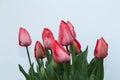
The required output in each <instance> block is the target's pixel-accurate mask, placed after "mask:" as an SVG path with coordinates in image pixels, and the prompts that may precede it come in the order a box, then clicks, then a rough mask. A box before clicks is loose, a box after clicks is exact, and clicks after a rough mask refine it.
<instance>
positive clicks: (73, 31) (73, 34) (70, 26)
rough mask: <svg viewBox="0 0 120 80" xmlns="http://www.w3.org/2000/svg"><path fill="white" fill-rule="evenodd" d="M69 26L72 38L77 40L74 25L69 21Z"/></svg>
mask: <svg viewBox="0 0 120 80" xmlns="http://www.w3.org/2000/svg"><path fill="white" fill-rule="evenodd" d="M67 25H68V27H69V28H70V31H71V33H72V36H73V37H74V38H75V37H76V33H75V30H74V26H73V25H72V23H71V22H70V21H67Z"/></svg>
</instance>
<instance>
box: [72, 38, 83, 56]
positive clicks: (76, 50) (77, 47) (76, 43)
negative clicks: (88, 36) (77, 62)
mask: <svg viewBox="0 0 120 80" xmlns="http://www.w3.org/2000/svg"><path fill="white" fill-rule="evenodd" d="M72 45H73V47H74V50H75V53H77V54H80V50H81V45H80V43H79V41H77V39H74V41H73V42H72Z"/></svg>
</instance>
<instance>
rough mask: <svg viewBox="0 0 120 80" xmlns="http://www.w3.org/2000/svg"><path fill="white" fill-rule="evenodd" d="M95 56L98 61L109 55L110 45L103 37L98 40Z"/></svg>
mask: <svg viewBox="0 0 120 80" xmlns="http://www.w3.org/2000/svg"><path fill="white" fill-rule="evenodd" d="M94 55H95V57H96V58H98V59H102V58H105V57H106V56H107V55H108V44H107V42H106V41H105V40H104V39H103V37H102V38H100V39H98V40H97V43H96V47H95V50H94Z"/></svg>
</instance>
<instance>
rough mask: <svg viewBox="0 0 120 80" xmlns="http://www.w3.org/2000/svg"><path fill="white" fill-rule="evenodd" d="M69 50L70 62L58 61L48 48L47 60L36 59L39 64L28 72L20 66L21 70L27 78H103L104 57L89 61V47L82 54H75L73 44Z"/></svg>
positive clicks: (87, 79) (60, 79) (61, 79)
mask: <svg viewBox="0 0 120 80" xmlns="http://www.w3.org/2000/svg"><path fill="white" fill-rule="evenodd" d="M67 51H68V52H69V53H70V54H71V56H72V59H71V61H68V62H63V63H57V62H55V61H54V60H53V58H52V55H51V54H52V52H50V51H49V50H47V49H46V54H47V61H46V63H44V62H43V60H42V59H36V61H37V66H36V69H37V70H34V66H33V64H32V66H31V67H30V68H29V71H28V73H27V72H25V70H24V69H23V68H22V66H21V65H18V66H19V70H20V71H21V72H22V74H23V75H24V76H25V78H26V80H33V78H32V72H33V74H34V80H103V78H104V67H103V59H97V58H93V59H92V60H91V61H90V63H88V61H87V54H88V47H87V48H86V50H84V51H81V52H80V54H75V51H74V49H73V46H72V45H70V50H69V49H67Z"/></svg>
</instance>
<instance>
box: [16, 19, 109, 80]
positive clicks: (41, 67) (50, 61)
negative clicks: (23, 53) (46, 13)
mask: <svg viewBox="0 0 120 80" xmlns="http://www.w3.org/2000/svg"><path fill="white" fill-rule="evenodd" d="M18 40H19V45H20V46H22V47H26V50H27V55H28V60H29V64H30V68H29V71H28V72H25V70H24V69H23V68H22V66H21V65H20V64H19V70H20V71H21V72H22V73H23V75H24V76H25V78H26V80H103V79H104V65H103V60H104V58H105V57H106V56H107V55H108V44H107V42H106V41H105V40H104V38H103V37H101V38H100V39H98V40H97V42H96V46H95V49H94V56H95V57H94V58H93V59H92V60H91V61H90V63H88V61H87V54H88V47H87V48H86V50H84V51H82V50H81V44H80V42H79V41H78V40H77V39H76V33H75V30H74V26H73V25H72V23H71V22H70V21H67V22H65V21H63V20H61V23H60V26H59V34H58V40H56V39H55V38H54V36H53V33H52V31H51V30H50V29H48V28H44V30H43V32H42V40H43V44H42V43H41V42H40V41H36V43H35V46H34V57H35V59H36V62H37V66H36V67H37V68H36V69H37V70H35V69H34V64H33V62H31V59H30V55H29V50H28V46H30V45H31V43H32V40H31V37H30V35H29V33H28V31H27V30H26V29H25V28H22V27H21V28H20V29H19V34H18ZM45 58H46V59H47V60H44V59H45ZM43 60H44V61H43Z"/></svg>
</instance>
